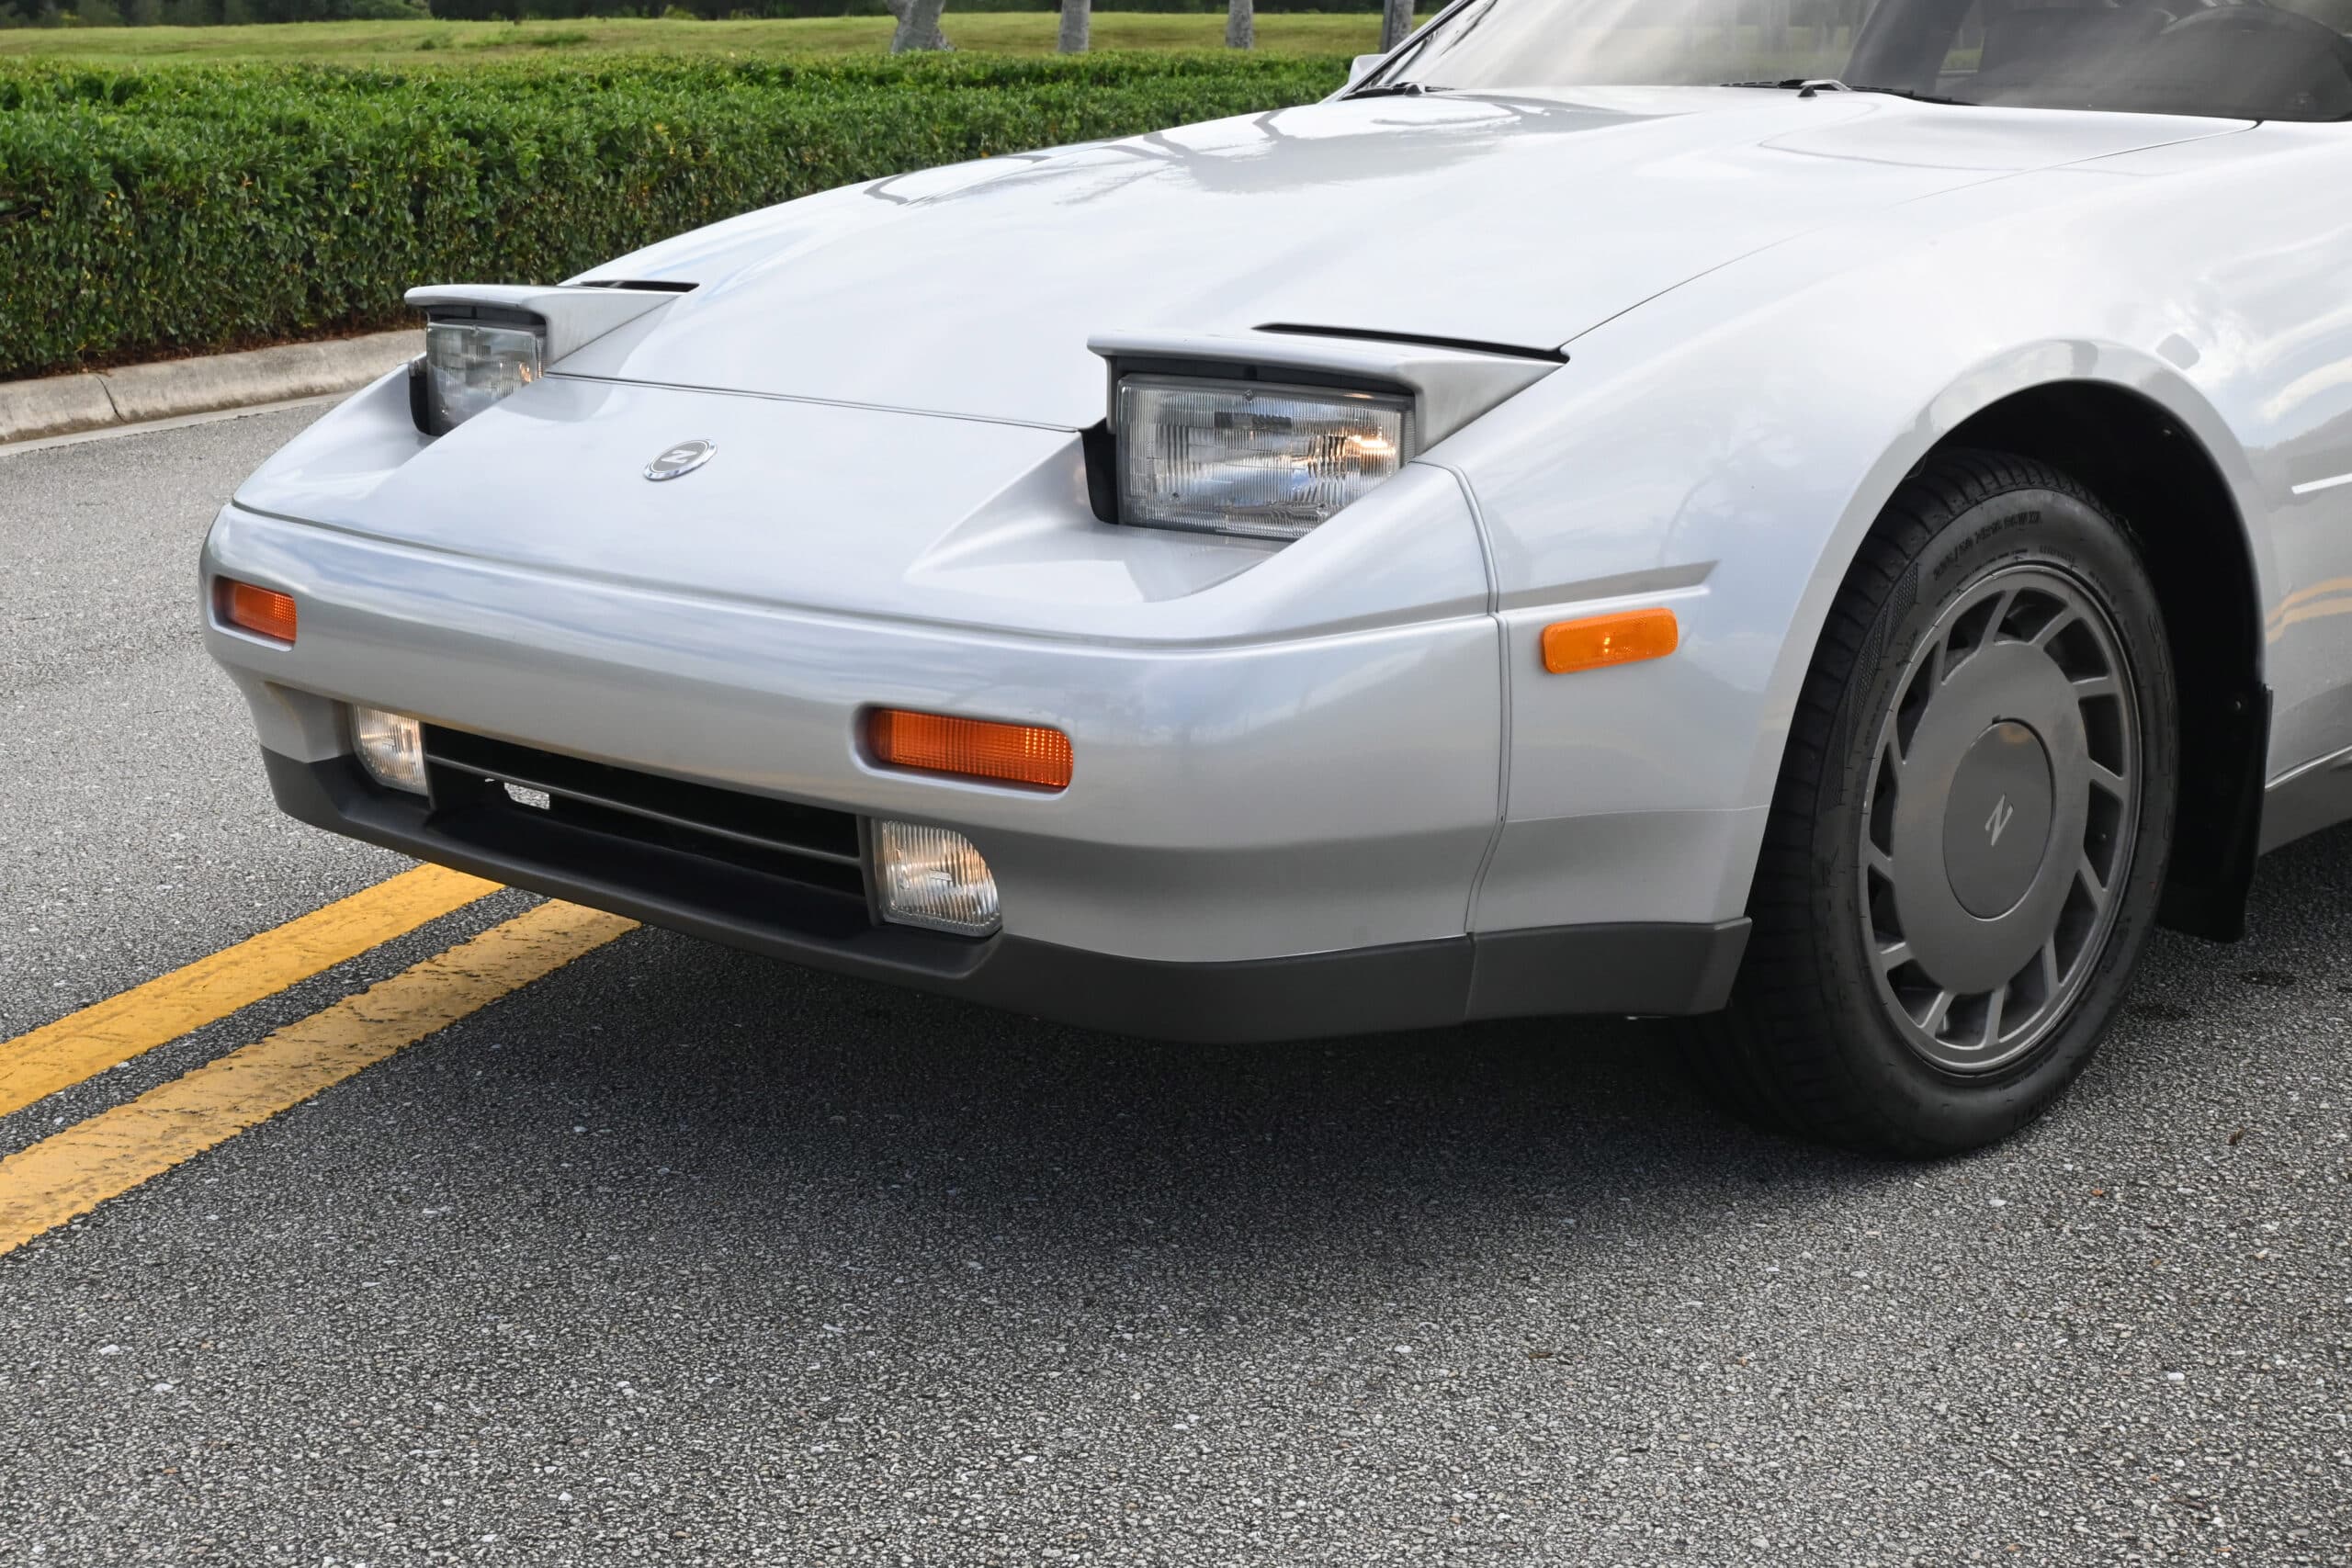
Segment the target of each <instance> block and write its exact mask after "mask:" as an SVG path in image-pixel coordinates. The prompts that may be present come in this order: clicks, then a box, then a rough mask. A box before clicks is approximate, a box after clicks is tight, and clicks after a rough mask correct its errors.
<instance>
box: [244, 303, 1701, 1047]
mask: <svg viewBox="0 0 2352 1568" xmlns="http://www.w3.org/2000/svg"><path fill="white" fill-rule="evenodd" d="M581 292H583V293H584V292H586V291H585V290H582V291H581ZM569 303H570V302H569V301H568V300H553V301H543V307H544V308H546V309H548V310H553V311H557V312H560V310H562V309H564V308H566V307H568V305H569ZM606 308H609V307H606ZM437 330H438V329H436V331H437ZM498 330H499V331H502V332H503V331H511V330H514V329H512V328H511V327H502V328H499V329H498ZM1096 347H1097V349H1098V351H1099V352H1100V354H1101V355H1102V363H1103V365H1104V366H1105V367H1107V370H1108V374H1109V378H1110V384H1111V386H1112V388H1113V391H1112V394H1111V395H1112V397H1113V399H1114V402H1115V403H1118V404H1124V408H1123V409H1122V408H1119V407H1114V408H1112V409H1109V410H1106V421H1105V423H1104V424H1103V426H1101V427H1099V428H1096V429H1094V430H1091V431H1074V430H1069V429H1065V428H1054V427H1051V426H1048V425H1045V424H1042V423H1017V422H1005V421H991V420H981V419H970V418H956V417H948V416H943V415H938V414H933V413H922V412H906V411H899V410H886V409H877V408H872V407H852V406H844V405H841V404H835V403H827V402H815V401H802V400H783V399H775V398H760V397H747V396H741V395H735V394H730V393H724V392H714V391H703V390H689V389H680V388H674V387H658V386H646V385H641V384H630V383H621V382H616V381H608V380H598V379H592V378H583V377H578V376H570V375H564V374H560V373H557V374H549V375H544V376H537V377H533V378H518V379H516V380H515V391H514V392H513V395H511V396H507V397H504V398H501V399H498V400H495V401H494V402H491V401H485V402H484V403H483V405H482V406H481V410H480V412H472V413H471V414H470V417H468V418H466V419H464V420H463V422H462V423H458V424H457V425H455V426H454V427H450V428H447V429H444V430H440V431H435V430H432V429H430V428H429V427H430V426H431V425H432V424H433V423H436V421H435V416H434V415H433V414H432V413H431V412H425V413H424V414H422V415H420V413H419V412H418V409H417V406H416V405H417V404H418V403H419V402H424V404H425V406H426V407H427V408H428V409H429V408H431V407H432V406H434V405H433V404H432V403H431V401H430V400H432V399H434V398H436V397H441V394H442V389H440V388H437V387H435V385H434V384H433V383H431V382H429V381H428V382H426V383H425V389H424V396H423V397H422V398H420V399H414V400H413V399H412V396H411V388H410V386H409V385H408V384H407V383H406V382H405V381H404V380H403V379H402V378H390V379H388V380H386V381H385V382H383V383H381V384H379V386H377V387H376V388H374V389H371V390H369V391H368V392H367V393H365V394H362V395H361V396H360V397H358V398H356V399H355V400H353V401H352V402H350V403H348V404H346V405H345V407H343V408H342V409H340V410H338V411H336V412H334V413H333V414H331V415H329V416H328V417H327V419H325V420H324V421H322V423H320V424H319V425H318V426H316V427H314V428H313V430H312V431H311V432H310V433H308V434H305V435H304V436H303V437H302V438H300V440H298V441H297V442H296V443H295V444H294V446H291V447H289V448H288V451H287V452H286V453H285V454H283V455H282V456H281V457H280V458H279V459H277V461H276V462H274V463H273V464H272V465H271V466H270V468H267V469H266V470H265V471H264V473H263V474H262V475H260V476H257V478H256V479H255V480H254V482H253V483H251V484H249V485H248V486H247V487H246V489H245V490H244V491H243V492H242V493H241V495H240V498H239V500H238V502H236V503H235V504H233V505H232V506H231V507H230V508H228V509H227V510H226V511H225V512H224V513H222V514H221V516H220V520H219V522H218V524H217V525H215V527H214V529H213V530H212V534H211V536H210V538H209V541H208V544H207V547H206V549H205V553H204V563H203V570H204V575H205V581H206V584H207V589H206V592H207V603H208V605H209V615H208V626H207V637H208V641H209V646H210V648H211V649H212V651H213V653H214V654H215V656H216V657H217V658H218V659H219V660H220V662H221V663H222V664H223V665H224V666H226V667H227V668H228V670H229V671H231V673H232V676H234V678H235V679H236V680H237V681H238V682H239V684H240V685H241V686H242V687H243V690H244V692H245V694H246V695H247V696H248V697H249V698H250V699H251V705H252V707H253V710H254V716H255V718H256V722H257V724H258V725H259V728H260V739H261V743H262V747H263V750H264V752H265V754H266V760H267V765H268V770H269V775H270V779H271V783H272V785H273V787H274V789H275V791H276V793H277V798H278V801H279V803H280V804H281V806H283V807H285V809H287V810H288V812H290V813H291V814H293V815H294V816H296V817H298V818H302V819H304V820H307V821H311V822H313V823H316V824H318V825H320V826H322V827H325V828H329V829H334V830H337V831H341V832H345V833H348V834H351V835H354V836H356V837H359V838H363V839H368V840H373V841H376V842H379V843H383V844H387V845H390V846H392V847H395V848H398V849H401V850H404V851H406V852H410V853H413V854H416V855H418V856H420V857H423V858H426V859H431V860H435V861H439V862H443V863H449V864H453V865H457V866H460V867H462V868H465V869H468V870H470V871H475V872H478V873H481V874H486V875H490V876H493V877H496V878H499V879H501V880H503V881H506V882H509V883H512V884H514V885H516V886H525V887H530V888H535V889H537V890H539V891H542V892H546V893H548V894H552V895H557V896H560V897H570V898H573V899H578V900H582V901H585V902H588V903H592V904H596V905H599V906H602V907H605V908H613V909H616V910H619V911H621V912H624V913H628V914H631V915H636V916H639V917H642V918H645V919H651V920H654V921H657V922H660V923H662V924H666V925H671V926H674V927H678V928H680V929H684V930H687V931H696V932H699V933H702V934H705V935H707V936H710V937H713V938H717V939H719V940H723V941H729V942H737V943H741V944H743V945H748V946H751V947H753V948H756V949H759V950H761V951H764V952H769V953H775V954H777V955H779V956H784V957H788V958H794V959H797V960H801V961H804V962H809V963H812V964H822V965H827V966H831V967H837V968H842V969H845V970H849V971H851V972H854V973H861V974H866V975H872V976H880V977H885V978H889V979H894V980H899V981H903V982H908V983H911V984H915V985H919V986H924V987H933V988H938V989H944V990H951V991H956V992H958V993H961V994H965V995H968V996H971V997H974V998H978V999H981V1000H984V1001H988V1002H992V1003H996V1004H999V1005H1002V1006H1007V1007H1012V1008H1016V1009H1020V1010H1025V1011H1029V1012H1034V1013H1038V1014H1046V1015H1051V1016H1055V1017H1059V1018H1065V1019H1069V1020H1072V1021H1080V1022H1084V1023H1088V1024H1093V1025H1098V1026H1104V1027H1114V1028H1119V1029H1125V1030H1129V1031H1134V1032H1145V1033H1152V1034H1159V1035H1167V1036H1173V1037H1188V1038H1245V1037H1246V1038H1268V1037H1281V1036H1296V1035H1306V1034H1317V1033H1329V1032H1348V1031H1358V1030H1365V1029H1375V1028H1395V1027H1403V1026H1414V1025H1424V1024H1438V1023H1446V1022H1453V1021H1460V1020H1463V1019H1465V1018H1470V1017H1477V1016H1496V1015H1507V1014H1515V1013H1535V1012H1557V1011H1565V1010H1595V1009H1597V1010H1612V1011H1644V1012H1653V1011H1655V1012H1664V1011H1680V1010H1690V1009H1691V1008H1694V1007H1706V1006H1712V1005H1714V1004H1716V1003H1718V1002H1719V1001H1720V1000H1721V997H1722V994H1723V991H1724V987H1726V986H1727V985H1728V983H1729V979H1730V976H1731V973H1732V970H1733V968H1734V966H1735V965H1736V958H1737V954H1738V950H1739V937H1740V932H1741V927H1740V925H1739V923H1738V922H1737V921H1736V920H1727V921H1700V922H1692V923H1687V924H1686V923H1677V922H1659V921H1648V922H1642V921H1636V922H1625V921H1621V920H1615V919H1609V918H1608V911H1605V910H1603V911H1596V912H1595V914H1596V919H1593V920H1592V921H1590V922H1586V923H1581V924H1578V925H1575V926H1568V927H1554V928H1545V929H1535V930H1523V931H1508V932H1496V933H1490V934H1488V935H1487V936H1485V937H1483V938H1479V937H1474V936H1473V935H1472V933H1471V931H1470V928H1469V924H1468V913H1469V910H1470V908H1471V903H1472V899H1473V895H1474V892H1475V890H1476V883H1477V879H1478V875H1479V873H1480V871H1481V869H1482V866H1483V865H1484V863H1485V862H1486V859H1487V856H1488V854H1489V853H1490V852H1491V850H1492V847H1493V844H1494V842H1495V840H1496V838H1497V835H1498V829H1499V824H1500V821H1501V807H1500V790H1501V787H1502V767H1501V760H1502V757H1503V750H1504V748H1503V727H1504V724H1505V721H1506V720H1505V698H1504V690H1503V686H1504V673H1503V670H1502V659H1503V654H1502V648H1501V642H1500V639H1499V637H1498V628H1497V623H1496V622H1495V620H1494V619H1493V618H1492V616H1491V615H1490V610H1491V607H1492V606H1491V586H1490V581H1489V571H1488V566H1487V559H1486V555H1485V550H1484V547H1483V545H1482V542H1481V538H1480V534H1479V530H1478V527H1477V523H1476V518H1475V516H1474V514H1473V512H1472V510H1471V506H1470V503H1469V502H1468V501H1467V499H1466V498H1465V496H1464V491H1463V488H1462V487H1461V485H1460V484H1459V483H1458V482H1457V481H1456V479H1455V478H1454V476H1453V475H1452V474H1451V473H1449V472H1447V471H1446V470H1444V469H1442V468H1437V467H1433V466H1429V465H1426V464H1414V463H1408V462H1404V461H1402V460H1401V459H1402V457H1403V456H1404V454H1403V453H1401V452H1399V451H1397V450H1395V448H1397V446H1401V445H1404V444H1407V443H1416V442H1419V440H1420V439H1422V436H1421V432H1422V431H1434V432H1435V433H1436V434H1438V435H1439V437H1440V439H1441V440H1442V436H1443V434H1445V433H1446V429H1445V427H1446V424H1447V423H1449V422H1452V423H1459V422H1460V421H1461V420H1463V419H1464V418H1465V417H1467V415H1468V413H1469V412H1470V411H1471V409H1472V408H1473V407H1474V406H1475V404H1476V402H1477V401H1479V400H1483V399H1487V398H1490V397H1493V396H1499V395H1504V394H1506V393H1507V392H1508V391H1509V390H1510V389H1516V388H1517V387H1519V386H1521V385H1524V384H1526V383H1527V382H1530V381H1532V380H1533V379H1535V378H1539V377H1541V376H1543V375H1544V374H1547V373H1549V372H1551V371H1552V370H1554V369H1555V368H1556V366H1557V361H1556V359H1555V358H1547V357H1544V356H1541V355H1532V356H1517V355H1504V354H1496V353H1489V352H1475V353H1474V352H1459V351H1450V350H1432V349H1430V348H1428V347H1426V346H1422V347H1410V346H1408V347H1406V348H1404V349H1402V350H1401V351H1399V350H1395V349H1380V348H1368V347H1367V346H1365V345H1363V344H1329V343H1326V342H1324V341H1322V340H1317V339H1312V338H1306V337H1299V338H1296V339H1295V341H1292V342H1290V343H1289V344H1259V345H1257V346H1256V347H1255V348H1254V349H1252V350H1251V352H1252V353H1253V354H1254V355H1256V356H1257V358H1258V360H1259V363H1258V364H1256V365H1243V364H1238V363H1225V364H1215V363H1207V364H1204V363H1202V362H1201V361H1199V360H1198V359H1196V358H1188V357H1186V355H1187V354H1188V353H1189V354H1193V355H1200V354H1208V353H1216V352H1226V353H1234V354H1238V353H1239V352H1240V350H1239V349H1238V348H1236V347H1227V348H1224V349H1220V348H1218V347H1217V346H1216V345H1215V344H1206V345H1204V344H1189V345H1188V344H1186V343H1183V342H1181V341H1179V342H1167V341H1157V340H1153V339H1149V338H1141V339H1135V340H1121V341H1104V342H1102V343H1098V344H1097V345H1096ZM1285 347H1286V348H1287V349H1288V351H1289V355H1290V358H1291V361H1292V363H1291V364H1290V365H1289V366H1288V367H1281V366H1279V365H1277V366H1272V367H1270V366H1269V364H1268V361H1270V360H1279V359H1280V358H1281V357H1282V350H1283V349H1284V348H1285ZM493 352H495V349H494V348H493ZM556 363H559V364H560V360H559V361H557V362H556ZM1334 367H1337V368H1334ZM419 374H420V376H423V375H424V374H426V372H424V371H420V373H419ZM1253 376H1254V377H1258V378H1260V379H1257V380H1255V381H1252V380H1250V379H1247V378H1250V377H1253ZM476 379H478V380H479V379H481V378H480V377H477V378H476ZM1318 380H1319V382H1320V385H1319V386H1318V385H1312V384H1310V385H1304V386H1302V385H1298V384H1297V383H1299V382H1302V381H1304V382H1307V383H1315V382H1317V381H1318ZM453 384H454V385H455V386H456V390H455V392H454V393H453V394H452V395H451V397H449V398H444V399H443V400H444V401H449V400H454V401H457V402H458V403H459V404H460V405H462V402H463V396H462V390H463V389H462V380H461V379H460V380H458V381H457V382H455V383H453ZM1240 411H1256V412H1255V413H1254V414H1251V415H1250V416H1249V419H1254V421H1255V423H1256V425H1258V426H1262V427H1264V428H1265V429H1266V430H1268V431H1272V432H1275V433H1276V437H1277V439H1278V444H1280V445H1281V446H1282V449H1281V450H1280V451H1278V452H1275V453H1273V454H1272V456H1271V457H1269V456H1268V455H1267V454H1266V453H1264V452H1261V451H1259V450H1257V449H1256V448H1255V446H1253V445H1252V442H1253V440H1254V438H1252V437H1250V436H1248V435H1246V434H1245V435H1244V436H1243V437H1241V438H1239V439H1240V442H1241V448H1242V449H1238V450H1236V451H1233V452H1227V453H1220V452H1218V451H1216V450H1209V449H1205V448H1204V446H1203V441H1204V439H1206V440H1208V441H1209V442H1210V443H1211V444H1212V445H1213V444H1214V442H1215V441H1216V439H1217V438H1218V437H1217V433H1218V432H1220V431H1222V432H1224V433H1226V435H1227V437H1230V436H1231V435H1232V432H1233V431H1234V429H1235V427H1236V424H1237V420H1238V419H1240ZM420 418H422V419H423V421H424V425H425V426H426V427H427V428H420V427H419V419H420ZM1113 419H1116V420H1118V421H1119V422H1120V424H1121V430H1122V433H1123V434H1124V436H1125V439H1121V438H1120V437H1119V436H1116V435H1114V434H1113V431H1112V424H1111V421H1112V420H1113ZM1249 419H1241V420H1240V422H1241V423H1249ZM1155 422H1156V423H1155ZM1318 422H1319V423H1318ZM1171 425H1172V426H1174V427H1176V428H1170V426H1171ZM1170 453H1174V454H1176V455H1177V460H1178V461H1179V462H1180V463H1189V464H1192V465H1193V467H1194V468H1200V469H1201V472H1200V473H1198V474H1183V475H1175V476H1169V475H1166V474H1162V473H1159V471H1158V470H1157V469H1154V468H1151V465H1152V464H1155V463H1159V462H1160V461H1161V460H1162V459H1163V458H1164V457H1166V456H1167V455H1168V454H1170ZM1122 463H1125V464H1126V465H1128V466H1127V467H1126V468H1122V469H1121V472H1120V474H1118V475H1112V474H1105V473H1103V471H1102V469H1103V468H1104V466H1105V465H1119V464H1122ZM1220 463H1222V464H1223V465H1224V469H1223V470H1222V471H1220V470H1219V468H1218V465H1219V464H1220ZM1367 465H1369V468H1367ZM1122 477H1124V478H1125V479H1131V480H1133V482H1132V483H1130V484H1128V485H1127V486H1126V493H1125V494H1123V495H1122V494H1115V493H1112V492H1116V491H1119V490H1120V488H1121V487H1120V485H1119V484H1118V483H1117V482H1115V481H1116V480H1117V479H1120V478H1122ZM1188 485H1190V486H1192V487H1193V488H1191V489H1188V488H1187V486H1188ZM1204 487H1205V488H1204ZM1207 491H1215V493H1214V494H1210V493H1207ZM1155 498H1157V499H1155ZM1098 504H1100V505H1104V506H1108V507H1110V508H1112V509H1113V519H1114V520H1112V521H1105V520H1104V518H1103V516H1102V515H1101V514H1099V513H1098ZM1340 504H1345V505H1346V506H1347V526H1346V527H1345V528H1344V529H1342V528H1324V527H1320V526H1317V522H1318V521H1319V519H1320V516H1321V515H1322V514H1323V513H1328V512H1329V510H1331V509H1333V508H1334V507H1336V506H1337V505H1340ZM1155 505H1159V507H1160V509H1161V512H1162V513H1165V515H1157V514H1156V515H1154V516H1153V517H1152V520H1151V521H1150V522H1148V523H1137V522H1129V521H1125V520H1123V518H1122V515H1121V513H1120V511H1119V509H1120V508H1125V509H1126V511H1127V512H1129V513H1134V512H1139V511H1145V510H1147V509H1148V508H1151V507H1153V506H1155ZM1188 507H1189V508H1190V510H1187V508H1188ZM1226 518H1229V519H1230V520H1231V525H1230V526H1227V525H1225V523H1224V522H1222V521H1221V519H1226ZM239 585H243V587H244V588H245V589H248V590H253V591H258V592H259V593H261V594H263V595H275V596H282V599H283V601H284V603H283V604H280V603H278V601H277V600H276V599H269V600H266V601H265V602H266V604H267V605H268V606H269V608H268V610H267V611H266V613H264V614H261V615H256V614H255V613H254V609H253V607H252V606H251V605H250V604H245V603H243V602H242V601H241V600H240V598H239V592H240V590H239ZM248 597H250V595H248ZM281 613H282V615H283V616H284V618H283V619H282V620H277V619H271V618H269V616H270V615H277V614H281Z"/></svg>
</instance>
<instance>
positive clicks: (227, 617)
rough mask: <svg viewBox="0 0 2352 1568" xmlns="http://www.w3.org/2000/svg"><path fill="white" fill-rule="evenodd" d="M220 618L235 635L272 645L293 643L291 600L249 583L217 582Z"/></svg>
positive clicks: (226, 580) (288, 595)
mask: <svg viewBox="0 0 2352 1568" xmlns="http://www.w3.org/2000/svg"><path fill="white" fill-rule="evenodd" d="M220 618H221V619H222V620H224V621H226V622H228V623H229V624H230V625H231V626H234V627H236V628H237V629H238V630H239V631H246V632H251V633H253V634H254V636H255V637H268V638H270V639H271V640H273V641H276V642H283V643H289V644H290V643H291V642H293V640H294V596H293V595H292V594H290V593H280V592H277V590H276V589H274V588H255V587H254V585H253V584H252V583H250V582H234V581H230V580H229V579H228V578H225V577H224V578H222V579H221V580H220Z"/></svg>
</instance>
